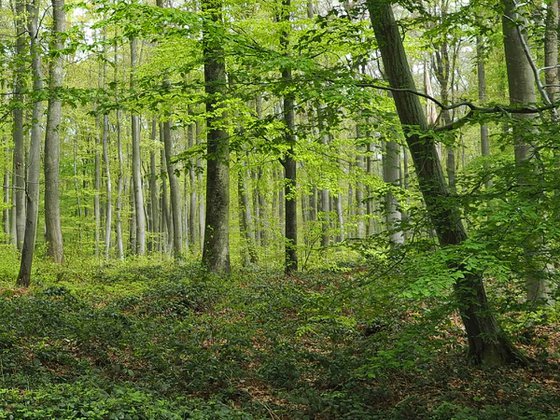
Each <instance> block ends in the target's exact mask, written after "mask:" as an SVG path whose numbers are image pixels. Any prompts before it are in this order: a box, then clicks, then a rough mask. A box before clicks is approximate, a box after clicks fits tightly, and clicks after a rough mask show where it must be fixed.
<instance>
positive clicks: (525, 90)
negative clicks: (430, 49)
mask: <svg viewBox="0 0 560 420" xmlns="http://www.w3.org/2000/svg"><path fill="white" fill-rule="evenodd" d="M503 5H504V16H503V18H502V27H503V33H504V50H505V58H506V69H507V75H508V86H509V100H510V103H511V105H512V106H528V105H534V104H536V102H537V97H536V90H535V77H534V74H533V70H532V68H531V63H530V62H529V59H528V57H527V54H526V51H525V49H524V45H523V43H524V37H525V33H524V31H522V30H521V28H520V27H518V26H517V23H516V22H517V21H518V20H519V19H520V16H519V14H518V13H517V10H516V5H515V1H514V0H503ZM536 116H537V114H515V115H514V117H513V118H514V124H513V141H514V150H515V163H516V166H517V170H518V175H517V182H518V184H519V191H520V192H519V193H520V196H521V197H522V198H524V199H525V200H534V198H533V193H534V191H531V190H532V186H531V184H532V181H531V178H532V177H534V176H537V174H536V173H534V172H535V170H536V168H535V167H534V165H532V162H531V156H532V154H533V147H532V145H531V144H530V143H529V141H530V136H534V135H535V134H536V133H535V130H534V129H533V128H532V127H531V126H532V123H531V120H533V119H534V118H535V117H536ZM541 242H542V237H541V235H540V234H539V233H538V232H536V233H535V232H530V233H528V236H527V239H526V240H525V241H524V243H523V248H524V250H523V251H524V256H523V275H524V277H525V282H526V288H527V301H528V302H529V303H530V304H540V303H544V302H545V301H546V299H547V287H546V281H545V280H546V278H545V277H546V273H545V272H544V267H545V262H544V261H543V260H542V259H541V258H539V257H538V256H539V254H540V251H541V249H540V245H539V244H540V243H541Z"/></svg>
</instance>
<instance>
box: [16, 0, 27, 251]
mask: <svg viewBox="0 0 560 420" xmlns="http://www.w3.org/2000/svg"><path fill="white" fill-rule="evenodd" d="M15 12H16V16H15V28H16V49H15V50H16V51H15V52H16V56H15V59H16V66H15V71H14V77H15V80H14V100H15V102H16V103H15V106H14V107H13V111H12V115H13V129H12V136H13V141H14V182H13V185H14V188H15V193H14V196H15V200H14V202H15V225H16V232H15V233H16V237H15V238H14V239H15V243H16V245H17V248H18V249H20V250H21V248H22V245H23V236H24V233H25V160H24V154H25V141H24V131H23V123H24V109H23V91H24V90H25V73H26V55H27V52H26V46H25V43H26V42H25V39H26V34H27V30H26V28H25V0H17V1H16V2H15Z"/></svg>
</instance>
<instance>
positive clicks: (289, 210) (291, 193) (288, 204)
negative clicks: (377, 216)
mask: <svg viewBox="0 0 560 420" xmlns="http://www.w3.org/2000/svg"><path fill="white" fill-rule="evenodd" d="M290 5H291V0H282V9H281V12H280V16H279V20H280V21H281V22H285V23H287V22H289V20H290V13H289V11H288V8H289V7H290ZM280 46H281V48H282V50H283V52H284V53H286V54H287V53H288V49H289V40H288V31H287V30H283V31H282V32H281V34H280ZM280 71H281V73H282V82H283V83H284V85H285V86H286V87H288V89H289V86H290V85H291V83H292V70H291V68H289V67H282V68H281V69H280ZM282 102H283V103H282V115H283V119H284V124H285V126H286V132H285V135H284V136H285V138H284V141H285V143H286V145H287V146H288V150H287V152H286V154H285V156H284V157H283V159H282V166H283V167H284V207H285V215H284V216H285V225H284V242H285V263H284V270H285V272H286V274H290V273H293V272H294V271H297V270H298V256H297V229H298V225H297V193H296V187H297V164H296V160H295V156H294V148H295V143H296V136H295V94H294V92H293V91H291V90H289V91H288V92H287V93H285V94H284V97H283V98H282Z"/></svg>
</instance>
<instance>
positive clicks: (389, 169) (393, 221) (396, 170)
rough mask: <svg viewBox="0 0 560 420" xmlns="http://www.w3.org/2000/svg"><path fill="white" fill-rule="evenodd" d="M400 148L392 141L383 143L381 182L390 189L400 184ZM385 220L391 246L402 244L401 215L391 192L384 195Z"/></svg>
mask: <svg viewBox="0 0 560 420" xmlns="http://www.w3.org/2000/svg"><path fill="white" fill-rule="evenodd" d="M399 161H400V146H399V145H398V144H397V143H396V142H394V141H386V142H385V152H384V153H383V181H385V182H386V183H387V184H389V185H391V186H392V187H397V186H398V185H399V183H400V178H401V176H400V162H399ZM385 220H386V222H387V229H388V231H389V240H390V241H391V243H392V244H393V245H401V244H403V243H404V235H403V232H402V229H401V228H400V224H401V222H402V214H401V212H400V210H399V206H398V202H397V199H396V198H395V195H394V194H393V192H392V191H391V190H389V191H387V193H386V194H385Z"/></svg>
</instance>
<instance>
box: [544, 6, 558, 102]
mask: <svg viewBox="0 0 560 420" xmlns="http://www.w3.org/2000/svg"><path fill="white" fill-rule="evenodd" d="M558 15H559V7H558V0H551V1H550V2H549V3H548V7H547V10H546V28H545V38H544V65H545V73H544V74H545V78H546V92H547V94H548V98H549V99H550V101H551V102H556V101H557V100H558V92H560V86H559V77H558V73H559V72H560V69H559V68H558V31H559V27H558V25H559V19H558Z"/></svg>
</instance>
